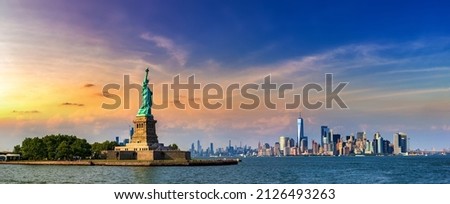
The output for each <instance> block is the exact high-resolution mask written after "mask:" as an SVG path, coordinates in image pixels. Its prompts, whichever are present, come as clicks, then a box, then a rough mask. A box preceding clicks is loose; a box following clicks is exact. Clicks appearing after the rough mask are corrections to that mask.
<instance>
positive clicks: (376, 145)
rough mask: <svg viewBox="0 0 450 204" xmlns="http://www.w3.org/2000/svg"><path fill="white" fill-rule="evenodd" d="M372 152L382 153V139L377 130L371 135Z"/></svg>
mask: <svg viewBox="0 0 450 204" xmlns="http://www.w3.org/2000/svg"><path fill="white" fill-rule="evenodd" d="M373 152H374V153H375V154H384V153H385V152H384V141H383V137H381V134H380V133H379V132H377V133H375V134H374V135H373Z"/></svg>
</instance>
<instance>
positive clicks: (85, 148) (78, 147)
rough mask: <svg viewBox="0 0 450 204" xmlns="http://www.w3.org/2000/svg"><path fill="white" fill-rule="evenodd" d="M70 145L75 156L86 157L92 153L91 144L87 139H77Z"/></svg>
mask: <svg viewBox="0 0 450 204" xmlns="http://www.w3.org/2000/svg"><path fill="white" fill-rule="evenodd" d="M70 147H71V149H72V153H73V155H74V156H78V157H81V158H82V159H85V158H86V157H89V156H90V155H91V145H90V144H89V143H88V142H87V141H86V140H85V139H76V140H75V142H74V143H73V144H71V145H70Z"/></svg>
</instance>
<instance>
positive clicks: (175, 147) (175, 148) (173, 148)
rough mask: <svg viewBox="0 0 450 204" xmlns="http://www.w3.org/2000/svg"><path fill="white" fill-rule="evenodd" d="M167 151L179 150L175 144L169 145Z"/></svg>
mask: <svg viewBox="0 0 450 204" xmlns="http://www.w3.org/2000/svg"><path fill="white" fill-rule="evenodd" d="M169 149H170V150H179V148H178V145H177V144H175V143H174V144H171V145H169Z"/></svg>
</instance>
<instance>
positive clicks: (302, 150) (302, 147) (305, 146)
mask: <svg viewBox="0 0 450 204" xmlns="http://www.w3.org/2000/svg"><path fill="white" fill-rule="evenodd" d="M299 149H300V153H305V152H307V151H308V137H307V136H303V137H302V138H301V140H300V148H299Z"/></svg>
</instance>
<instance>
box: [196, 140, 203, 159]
mask: <svg viewBox="0 0 450 204" xmlns="http://www.w3.org/2000/svg"><path fill="white" fill-rule="evenodd" d="M201 153H202V146H201V145H200V140H197V154H198V155H199V156H200V155H201Z"/></svg>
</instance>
